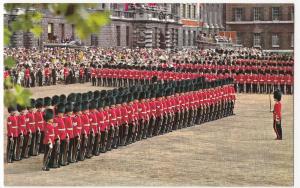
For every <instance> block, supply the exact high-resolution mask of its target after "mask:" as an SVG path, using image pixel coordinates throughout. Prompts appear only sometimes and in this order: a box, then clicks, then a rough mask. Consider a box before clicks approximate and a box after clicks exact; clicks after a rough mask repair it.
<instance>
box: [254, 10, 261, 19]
mask: <svg viewBox="0 0 300 188" xmlns="http://www.w3.org/2000/svg"><path fill="white" fill-rule="evenodd" d="M253 20H254V21H259V20H261V8H253Z"/></svg>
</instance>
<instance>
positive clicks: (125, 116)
mask: <svg viewBox="0 0 300 188" xmlns="http://www.w3.org/2000/svg"><path fill="white" fill-rule="evenodd" d="M120 108H121V117H122V121H121V122H122V124H121V126H120V130H119V135H120V146H125V144H126V140H127V136H128V130H129V127H128V112H127V96H126V95H124V96H123V97H122V106H121V107H120Z"/></svg>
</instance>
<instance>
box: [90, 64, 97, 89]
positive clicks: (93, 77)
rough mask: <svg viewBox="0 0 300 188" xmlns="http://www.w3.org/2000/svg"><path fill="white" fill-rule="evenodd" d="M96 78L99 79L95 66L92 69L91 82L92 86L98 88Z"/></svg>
mask: <svg viewBox="0 0 300 188" xmlns="http://www.w3.org/2000/svg"><path fill="white" fill-rule="evenodd" d="M96 77H97V71H96V68H95V66H94V65H93V66H92V67H91V80H92V84H93V86H96V85H97V84H96Z"/></svg>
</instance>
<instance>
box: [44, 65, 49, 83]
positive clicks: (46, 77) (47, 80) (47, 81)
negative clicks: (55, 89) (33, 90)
mask: <svg viewBox="0 0 300 188" xmlns="http://www.w3.org/2000/svg"><path fill="white" fill-rule="evenodd" d="M44 75H45V85H50V69H49V64H47V65H46V66H45V69H44Z"/></svg>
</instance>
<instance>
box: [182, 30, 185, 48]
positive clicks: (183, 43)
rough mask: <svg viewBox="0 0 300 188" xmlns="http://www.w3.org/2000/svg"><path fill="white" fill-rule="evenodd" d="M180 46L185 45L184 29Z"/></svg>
mask: <svg viewBox="0 0 300 188" xmlns="http://www.w3.org/2000/svg"><path fill="white" fill-rule="evenodd" d="M182 46H185V30H183V31H182Z"/></svg>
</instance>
